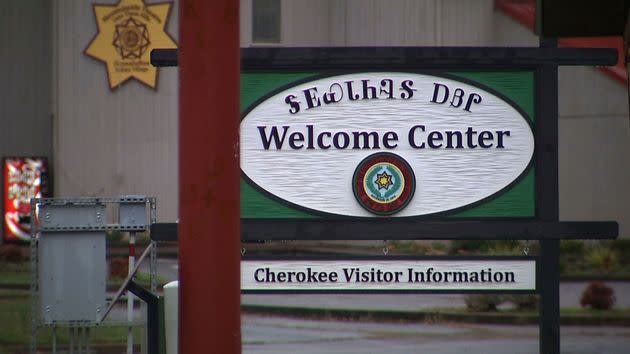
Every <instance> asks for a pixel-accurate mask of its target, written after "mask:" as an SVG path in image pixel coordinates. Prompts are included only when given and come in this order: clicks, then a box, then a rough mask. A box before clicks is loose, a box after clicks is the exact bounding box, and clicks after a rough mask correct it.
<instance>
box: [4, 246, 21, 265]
mask: <svg viewBox="0 0 630 354" xmlns="http://www.w3.org/2000/svg"><path fill="white" fill-rule="evenodd" d="M24 261H26V257H25V256H24V253H23V252H22V247H20V246H18V245H14V244H5V245H0V262H7V263H21V262H24Z"/></svg>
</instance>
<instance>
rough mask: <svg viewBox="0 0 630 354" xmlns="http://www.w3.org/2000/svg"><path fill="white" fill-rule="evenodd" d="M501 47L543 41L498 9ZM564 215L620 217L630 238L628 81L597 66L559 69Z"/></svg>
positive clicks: (622, 230) (588, 218) (497, 35)
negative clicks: (614, 78)
mask: <svg viewBox="0 0 630 354" xmlns="http://www.w3.org/2000/svg"><path fill="white" fill-rule="evenodd" d="M495 29H496V30H495V40H496V45H499V46H537V45H538V38H537V37H536V36H535V35H534V33H532V32H531V31H530V30H529V29H528V28H526V27H525V26H522V25H520V24H518V23H516V22H515V21H514V20H512V19H510V18H509V17H507V16H506V15H503V14H501V13H499V12H497V13H496V14H495ZM558 114H559V117H560V121H559V136H558V142H559V166H558V167H559V188H560V219H561V220H565V221H572V220H585V221H597V220H599V221H604V220H615V221H618V222H619V226H620V236H621V237H624V238H630V208H629V207H628V204H629V203H630V186H628V181H630V119H629V118H628V89H627V86H625V85H623V84H621V83H619V82H617V81H615V80H613V79H611V78H609V77H608V76H606V75H603V74H602V73H601V72H600V71H598V70H597V69H596V68H593V67H560V68H559V69H558Z"/></svg>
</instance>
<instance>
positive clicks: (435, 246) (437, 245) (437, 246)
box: [431, 241, 448, 252]
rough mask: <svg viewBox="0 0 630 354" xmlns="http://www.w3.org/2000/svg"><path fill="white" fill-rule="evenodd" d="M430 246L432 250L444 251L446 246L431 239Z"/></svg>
mask: <svg viewBox="0 0 630 354" xmlns="http://www.w3.org/2000/svg"><path fill="white" fill-rule="evenodd" d="M431 248H433V250H434V251H438V252H446V250H447V248H448V246H447V245H446V244H445V243H444V242H441V241H433V242H431Z"/></svg>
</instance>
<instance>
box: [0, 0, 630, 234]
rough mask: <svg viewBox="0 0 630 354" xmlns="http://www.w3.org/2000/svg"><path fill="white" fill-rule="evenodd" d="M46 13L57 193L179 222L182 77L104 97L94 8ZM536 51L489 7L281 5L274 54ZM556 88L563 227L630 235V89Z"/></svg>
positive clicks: (570, 77) (373, 0)
mask: <svg viewBox="0 0 630 354" xmlns="http://www.w3.org/2000/svg"><path fill="white" fill-rule="evenodd" d="M31 2H34V3H36V1H35V0H31ZM101 2H104V1H101ZM107 2H109V3H115V2H116V1H115V0H109V1H107ZM176 4H177V3H176ZM53 10H54V13H53V19H54V26H53V28H54V29H55V31H54V37H55V38H54V41H53V47H54V48H56V49H55V53H54V55H53V62H54V70H53V72H54V73H55V74H56V75H55V79H54V80H53V81H54V89H53V93H54V96H53V98H54V100H53V102H54V104H53V111H54V113H55V134H54V138H55V139H54V141H55V161H54V162H55V164H54V166H55V174H56V183H55V188H56V191H57V195H58V196H66V195H80V196H92V195H103V196H104V195H120V194H127V193H133V194H147V195H152V196H157V197H158V203H159V218H160V220H162V221H169V220H175V219H176V218H177V200H178V197H177V188H178V186H177V139H178V136H177V102H178V101H177V70H176V69H160V73H159V89H158V91H157V92H153V91H151V90H149V89H147V88H146V87H143V86H141V85H140V84H138V83H136V82H131V83H128V84H125V85H123V86H122V87H121V88H119V89H118V90H116V91H114V92H111V91H109V89H108V86H107V77H106V75H105V68H104V65H103V64H102V63H100V62H97V61H95V60H93V59H90V58H88V57H86V56H84V55H83V54H82V51H83V50H84V49H85V47H86V46H87V44H88V43H89V41H90V39H91V38H92V36H93V35H94V34H95V33H96V25H95V21H94V17H93V13H92V9H91V6H90V3H89V2H81V1H72V0H55V1H54V2H53ZM3 13H4V11H3ZM0 16H2V15H0ZM251 16H252V13H251V2H250V1H248V0H241V33H240V38H241V46H243V47H249V46H259V45H261V44H257V43H252V40H251V38H252V36H251ZM3 23H4V22H3ZM177 25H178V21H177V11H173V13H172V15H171V19H170V21H169V26H168V31H169V33H170V34H171V35H172V36H173V37H175V38H177ZM3 40H4V39H3ZM537 42H538V41H537V38H536V36H535V35H534V34H533V33H531V31H529V29H527V28H525V27H523V26H521V25H520V24H518V23H517V22H515V21H513V20H512V19H510V18H508V17H507V16H505V15H503V14H501V13H499V12H496V11H495V10H494V8H493V1H492V0H483V1H458V0H444V1H440V0H423V1H420V0H393V1H377V0H320V1H309V0H291V1H287V0H284V1H283V2H282V27H281V42H280V43H277V44H273V45H276V46H362V45H373V46H387V45H427V46H430V45H468V46H484V45H496V46H536V45H537ZM267 45H268V44H267ZM559 80H560V102H559V104H560V117H561V120H560V137H559V138H560V215H561V218H562V219H563V220H617V221H619V222H620V224H621V234H622V236H624V235H625V236H626V237H630V213H629V212H627V211H626V209H627V208H626V205H627V201H628V200H630V188H629V187H628V186H627V183H626V181H628V180H630V178H628V177H630V172H629V170H628V169H629V166H630V164H629V162H630V161H628V151H630V149H629V148H630V133H629V127H628V104H627V91H626V88H625V87H624V86H623V85H620V84H618V83H616V82H614V81H612V80H611V79H609V78H607V77H606V76H604V75H602V74H601V73H599V72H598V71H597V70H596V69H593V68H561V69H560V73H559ZM49 86H50V85H49ZM30 89H34V88H30ZM29 109H31V108H29Z"/></svg>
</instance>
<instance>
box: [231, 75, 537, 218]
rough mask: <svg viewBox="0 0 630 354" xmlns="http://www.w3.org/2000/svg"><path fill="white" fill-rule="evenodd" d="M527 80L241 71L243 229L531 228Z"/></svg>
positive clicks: (531, 121)
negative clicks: (372, 225)
mask: <svg viewBox="0 0 630 354" xmlns="http://www.w3.org/2000/svg"><path fill="white" fill-rule="evenodd" d="M533 86H534V73H533V71H527V70H522V71H521V70H516V71H471V72H460V71H444V72H442V71H440V72H435V71H431V72H422V71H387V70H370V69H369V68H367V70H361V71H348V72H343V71H339V70H337V71H332V72H331V71H315V72H308V71H300V72H287V71H283V70H277V71H273V70H269V71H260V70H259V71H251V72H248V71H244V72H243V73H242V74H241V112H242V118H241V124H240V144H241V145H240V151H241V169H242V184H241V185H242V188H241V199H242V200H241V205H242V207H241V208H242V209H241V217H242V218H243V219H267V220H279V219H335V220H338V219H348V220H355V219H366V218H367V219H379V218H380V219H382V218H415V219H418V220H432V219H433V220H435V219H439V220H448V219H454V218H475V219H477V218H481V219H483V218H490V217H491V218H514V217H516V218H533V217H535V195H534V194H535V168H534V164H533V162H532V161H533V157H534V152H535V149H534V129H535V117H534V87H533Z"/></svg>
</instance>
